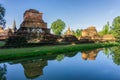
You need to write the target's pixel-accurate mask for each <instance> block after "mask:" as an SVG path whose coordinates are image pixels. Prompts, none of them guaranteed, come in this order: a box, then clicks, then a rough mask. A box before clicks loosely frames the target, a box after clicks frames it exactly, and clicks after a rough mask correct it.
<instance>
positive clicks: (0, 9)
mask: <svg viewBox="0 0 120 80" xmlns="http://www.w3.org/2000/svg"><path fill="white" fill-rule="evenodd" d="M4 16H5V8H4V7H3V6H2V5H1V4H0V25H3V26H4V25H5V23H6V21H5V19H4Z"/></svg>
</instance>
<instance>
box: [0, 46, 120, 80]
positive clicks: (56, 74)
mask: <svg viewBox="0 0 120 80" xmlns="http://www.w3.org/2000/svg"><path fill="white" fill-rule="evenodd" d="M119 49H120V48H118V47H113V48H104V49H96V50H91V51H84V52H74V53H66V54H59V55H58V54H55V55H53V54H49V55H45V56H43V57H42V58H34V59H25V60H18V61H10V62H4V63H0V80H120V66H119V64H120V50H119Z"/></svg>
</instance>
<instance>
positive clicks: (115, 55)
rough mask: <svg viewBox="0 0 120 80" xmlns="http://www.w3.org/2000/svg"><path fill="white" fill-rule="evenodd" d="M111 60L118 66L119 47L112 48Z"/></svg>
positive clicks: (119, 58) (119, 63)
mask: <svg viewBox="0 0 120 80" xmlns="http://www.w3.org/2000/svg"><path fill="white" fill-rule="evenodd" d="M111 51H112V59H113V61H114V63H115V64H117V65H120V46H117V47H112V48H111Z"/></svg>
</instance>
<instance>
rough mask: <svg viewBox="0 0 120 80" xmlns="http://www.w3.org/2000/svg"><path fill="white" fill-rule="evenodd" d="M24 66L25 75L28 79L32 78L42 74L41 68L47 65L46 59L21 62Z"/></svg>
mask: <svg viewBox="0 0 120 80" xmlns="http://www.w3.org/2000/svg"><path fill="white" fill-rule="evenodd" d="M21 64H22V65H23V68H24V73H25V76H26V77H27V78H28V79H34V78H36V77H38V76H40V75H43V68H44V67H45V66H47V61H46V60H32V61H26V62H23V63H21Z"/></svg>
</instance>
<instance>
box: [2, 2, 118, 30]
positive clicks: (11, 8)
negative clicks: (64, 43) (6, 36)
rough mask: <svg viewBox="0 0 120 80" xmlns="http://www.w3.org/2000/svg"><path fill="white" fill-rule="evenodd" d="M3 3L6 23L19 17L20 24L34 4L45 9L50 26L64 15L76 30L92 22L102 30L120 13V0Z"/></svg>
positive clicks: (45, 17) (35, 6)
mask: <svg viewBox="0 0 120 80" xmlns="http://www.w3.org/2000/svg"><path fill="white" fill-rule="evenodd" d="M0 3H1V4H2V5H3V6H4V7H5V8H6V17H5V19H6V20H7V24H6V25H7V26H11V25H12V23H13V20H14V19H15V20H16V23H17V27H18V28H19V26H20V24H21V23H22V21H23V13H24V12H25V10H27V9H30V8H31V9H32V8H33V9H36V10H39V11H40V12H43V13H44V15H43V20H44V21H45V22H47V23H48V28H50V25H51V23H52V22H53V21H55V20H57V19H62V20H63V21H64V22H65V23H66V27H68V26H70V27H71V29H73V30H75V29H81V28H82V29H84V28H87V27H88V26H91V25H93V26H96V28H97V30H100V29H102V27H103V25H105V24H106V23H107V21H109V22H110V23H112V21H113V19H114V18H115V17H117V16H120V9H119V8H120V0H0Z"/></svg>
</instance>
